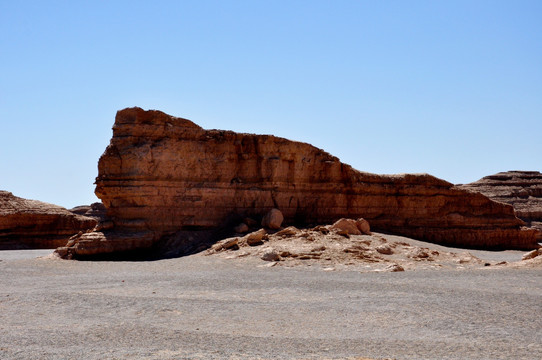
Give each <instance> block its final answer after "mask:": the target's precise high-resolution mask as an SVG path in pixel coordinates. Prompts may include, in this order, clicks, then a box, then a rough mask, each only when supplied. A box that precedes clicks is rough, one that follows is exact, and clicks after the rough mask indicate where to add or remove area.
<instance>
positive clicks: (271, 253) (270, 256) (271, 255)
mask: <svg viewBox="0 0 542 360" xmlns="http://www.w3.org/2000/svg"><path fill="white" fill-rule="evenodd" d="M261 259H262V260H265V261H278V260H279V259H280V255H279V253H278V252H277V251H276V250H275V249H269V250H267V251H265V252H264V253H263V254H262V257H261Z"/></svg>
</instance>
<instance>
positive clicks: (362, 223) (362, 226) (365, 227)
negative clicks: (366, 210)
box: [356, 218, 371, 235]
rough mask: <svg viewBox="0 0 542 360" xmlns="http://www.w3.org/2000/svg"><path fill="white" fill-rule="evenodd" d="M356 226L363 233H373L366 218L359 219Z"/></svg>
mask: <svg viewBox="0 0 542 360" xmlns="http://www.w3.org/2000/svg"><path fill="white" fill-rule="evenodd" d="M356 226H357V228H358V230H359V231H360V232H361V233H362V234H364V235H371V226H370V225H369V222H368V221H367V220H365V219H364V218H359V219H357V220H356Z"/></svg>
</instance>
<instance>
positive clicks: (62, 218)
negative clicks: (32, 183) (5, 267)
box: [0, 191, 97, 250]
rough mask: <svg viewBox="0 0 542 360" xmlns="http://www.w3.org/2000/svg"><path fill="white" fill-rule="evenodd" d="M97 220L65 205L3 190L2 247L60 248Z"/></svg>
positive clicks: (0, 206) (0, 213) (0, 198)
mask: <svg viewBox="0 0 542 360" xmlns="http://www.w3.org/2000/svg"><path fill="white" fill-rule="evenodd" d="M96 223H97V222H96V220H94V219H92V218H88V217H84V216H80V215H76V214H73V213H71V212H70V211H68V210H66V209H65V208H63V207H60V206H57V205H52V204H48V203H44V202H41V201H36V200H27V199H23V198H20V197H17V196H14V195H13V194H12V193H10V192H7V191H0V249H1V250H6V249H25V248H26V249H28V248H33V249H37V248H43V249H50V248H56V247H58V246H63V245H65V244H66V243H67V242H68V239H69V238H70V237H71V236H73V235H74V234H77V233H78V232H79V231H86V230H88V229H92V228H93V227H94V226H95V225H96Z"/></svg>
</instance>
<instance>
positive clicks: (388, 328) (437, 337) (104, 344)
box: [0, 234, 542, 360]
mask: <svg viewBox="0 0 542 360" xmlns="http://www.w3.org/2000/svg"><path fill="white" fill-rule="evenodd" d="M373 236H374V238H371V239H369V238H344V239H340V238H337V240H336V241H337V242H339V243H340V244H339V245H340V246H343V245H344V246H346V247H348V246H351V244H347V242H349V241H353V242H354V243H355V242H361V241H366V240H371V244H372V242H374V244H373V245H376V246H380V245H381V244H380V243H381V242H383V241H382V240H381V239H380V237H382V238H384V239H385V241H386V243H388V244H390V243H393V242H395V241H397V242H399V243H404V244H407V245H401V246H402V247H403V248H402V249H403V250H404V251H403V250H401V251H397V252H394V254H393V255H383V254H380V253H378V254H373V255H374V256H378V257H382V258H384V259H385V257H386V256H396V258H394V259H392V260H390V261H388V260H386V261H377V262H374V261H364V260H362V259H361V258H359V257H358V258H356V257H355V256H354V255H356V253H352V252H344V249H343V248H342V247H341V249H342V250H341V251H342V252H343V253H344V254H347V256H350V257H349V258H348V259H347V261H346V262H345V261H343V260H344V259H343V260H340V261H339V260H337V259H336V258H335V257H334V256H335V255H333V254H329V253H326V250H320V252H321V255H320V256H319V257H320V259H317V258H315V257H314V256H313V257H312V258H307V259H304V260H303V259H299V256H297V257H291V256H286V257H284V259H282V261H278V262H269V261H264V260H261V259H260V256H261V255H262V252H264V251H263V249H265V247H275V248H280V247H281V246H283V245H284V244H282V245H281V244H279V243H280V241H282V240H280V239H275V240H276V241H275V242H274V241H273V239H271V240H270V241H268V242H264V243H263V244H262V245H260V246H258V247H251V248H246V247H243V246H241V247H240V249H239V250H236V251H234V250H225V251H218V252H215V251H210V252H206V253H200V254H197V255H192V256H188V257H184V258H177V259H168V260H159V261H148V262H106V261H102V262H95V261H85V262H83V261H67V260H59V259H54V258H52V257H50V256H49V257H47V255H48V254H50V253H51V251H47V250H39V251H38V250H35V251H29V250H27V251H1V252H0V260H1V261H0V274H1V275H2V276H1V277H0V358H1V359H75V358H79V359H362V358H371V359H397V360H400V359H401V360H402V359H533V360H534V359H537V360H538V359H540V358H542V320H541V318H540V314H541V313H542V266H541V265H540V264H539V263H534V262H531V263H530V264H527V263H522V265H521V266H519V265H496V264H497V263H498V262H501V261H507V262H508V263H511V262H515V261H519V260H520V259H521V255H522V254H523V252H516V251H508V252H484V251H480V252H477V251H471V253H472V255H473V256H471V257H469V259H470V260H469V261H467V262H462V261H461V259H462V258H465V259H466V258H467V255H466V254H463V255H455V257H454V256H453V255H447V254H453V253H457V254H461V253H463V252H464V250H458V249H449V248H444V247H440V246H436V245H431V244H426V243H421V242H415V241H414V240H410V239H404V238H397V237H390V236H387V235H386V236H384V235H381V234H373ZM284 241H289V240H287V239H285V240H284ZM343 241H344V244H343V243H341V242H343ZM309 242H311V241H310V240H309ZM316 245H318V244H315V243H314V240H313V241H312V242H311V244H308V248H309V249H308V250H309V252H310V250H312V248H313V247H315V246H316ZM284 246H286V245H284ZM337 246H338V245H337ZM409 246H410V247H411V248H409ZM316 247H318V246H316ZM398 247H399V245H397V246H396V247H395V249H397V248H398ZM415 247H419V248H422V249H424V248H426V249H428V250H426V252H427V251H428V252H429V253H431V252H433V251H437V252H439V256H436V255H432V256H433V257H434V259H433V260H427V258H418V259H417V260H416V259H415V258H412V257H409V256H408V254H410V253H411V251H416V250H412V249H414V248H415ZM279 250H280V249H279ZM243 251H244V252H248V253H250V254H248V255H242V256H239V254H241V252H243ZM364 251H365V252H367V251H369V252H370V251H372V249H369V250H364ZM211 253H212V254H211ZM338 253H339V252H337V254H338ZM352 254H354V255H352ZM401 254H402V255H401ZM440 254H446V255H445V256H444V255H443V256H442V257H440ZM39 256H42V257H41V258H40V257H39ZM44 256H45V257H44ZM337 256H338V255H337ZM352 256H353V257H352ZM364 256H365V255H364ZM326 258H330V260H326ZM356 259H357V260H356ZM409 259H410V260H409ZM424 259H425V260H424ZM476 259H480V260H476ZM348 262H351V264H348ZM391 262H395V263H397V262H398V263H400V264H402V266H403V267H404V268H405V270H406V271H404V272H389V271H387V270H385V269H386V267H387V266H388V265H389V263H391ZM486 263H489V264H490V266H484V265H485V264H486ZM412 264H414V265H412ZM518 264H521V263H518ZM526 264H527V265H526ZM383 270H384V271H383Z"/></svg>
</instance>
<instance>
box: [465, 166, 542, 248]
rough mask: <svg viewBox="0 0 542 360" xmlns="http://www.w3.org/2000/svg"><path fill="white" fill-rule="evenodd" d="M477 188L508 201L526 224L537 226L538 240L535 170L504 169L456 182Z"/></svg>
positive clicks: (540, 189) (541, 222)
mask: <svg viewBox="0 0 542 360" xmlns="http://www.w3.org/2000/svg"><path fill="white" fill-rule="evenodd" d="M459 187H460V188H462V189H469V190H472V191H477V192H480V193H482V194H484V195H486V196H487V197H489V198H490V199H492V200H495V201H498V202H502V203H506V204H510V205H512V206H513V207H514V209H515V210H516V214H517V216H518V217H519V218H520V219H522V220H523V221H525V223H526V224H527V226H529V227H532V228H533V229H536V230H538V234H537V239H538V241H542V174H541V173H540V172H538V171H507V172H500V173H498V174H495V175H490V176H486V177H483V178H482V179H480V180H478V181H476V182H473V183H470V184H466V185H460V186H459Z"/></svg>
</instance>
